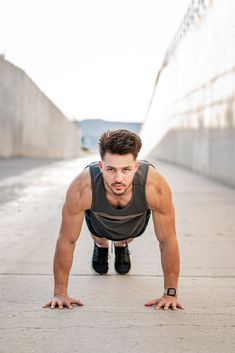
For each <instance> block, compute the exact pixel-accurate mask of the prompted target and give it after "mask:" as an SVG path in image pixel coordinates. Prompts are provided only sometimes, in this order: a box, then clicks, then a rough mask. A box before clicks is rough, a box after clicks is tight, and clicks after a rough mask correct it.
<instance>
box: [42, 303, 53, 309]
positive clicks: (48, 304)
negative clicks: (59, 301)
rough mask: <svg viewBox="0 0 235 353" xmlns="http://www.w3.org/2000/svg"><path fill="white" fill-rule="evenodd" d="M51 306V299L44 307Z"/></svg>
mask: <svg viewBox="0 0 235 353" xmlns="http://www.w3.org/2000/svg"><path fill="white" fill-rule="evenodd" d="M50 306H51V301H49V302H48V303H46V304H44V305H43V306H42V307H43V308H49V307H50Z"/></svg>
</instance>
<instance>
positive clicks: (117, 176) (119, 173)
mask: <svg viewBox="0 0 235 353" xmlns="http://www.w3.org/2000/svg"><path fill="white" fill-rule="evenodd" d="M122 180H123V177H122V173H121V172H117V173H116V175H115V182H116V183H121V182H122Z"/></svg>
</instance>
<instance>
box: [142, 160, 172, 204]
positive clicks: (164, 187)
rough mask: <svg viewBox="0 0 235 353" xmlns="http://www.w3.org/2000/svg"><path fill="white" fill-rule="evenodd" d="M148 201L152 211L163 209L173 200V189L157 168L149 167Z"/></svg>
mask: <svg viewBox="0 0 235 353" xmlns="http://www.w3.org/2000/svg"><path fill="white" fill-rule="evenodd" d="M146 199H147V203H148V206H149V208H150V209H158V210H160V209H163V208H164V206H165V204H166V203H168V202H169V201H170V202H171V200H172V193H171V188H170V186H169V184H168V182H167V181H166V179H165V178H164V176H163V175H161V174H160V173H159V172H158V171H157V170H156V169H155V168H153V167H152V166H151V165H150V166H149V171H148V176H147V182H146Z"/></svg>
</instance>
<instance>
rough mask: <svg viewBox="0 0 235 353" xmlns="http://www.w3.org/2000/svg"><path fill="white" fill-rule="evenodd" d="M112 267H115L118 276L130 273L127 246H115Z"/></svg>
mask: <svg viewBox="0 0 235 353" xmlns="http://www.w3.org/2000/svg"><path fill="white" fill-rule="evenodd" d="M114 266H115V270H116V271H117V272H118V273H119V274H120V275H125V274H126V273H127V272H129V271H130V268H131V259H130V252H129V249H128V245H127V244H126V246H125V247H117V246H115V262H114Z"/></svg>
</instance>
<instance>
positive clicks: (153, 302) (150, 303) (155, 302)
mask: <svg viewBox="0 0 235 353" xmlns="http://www.w3.org/2000/svg"><path fill="white" fill-rule="evenodd" d="M158 301H159V300H158V299H153V300H149V301H148V302H147V303H145V304H144V305H145V306H152V305H155V304H157V303H158Z"/></svg>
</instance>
